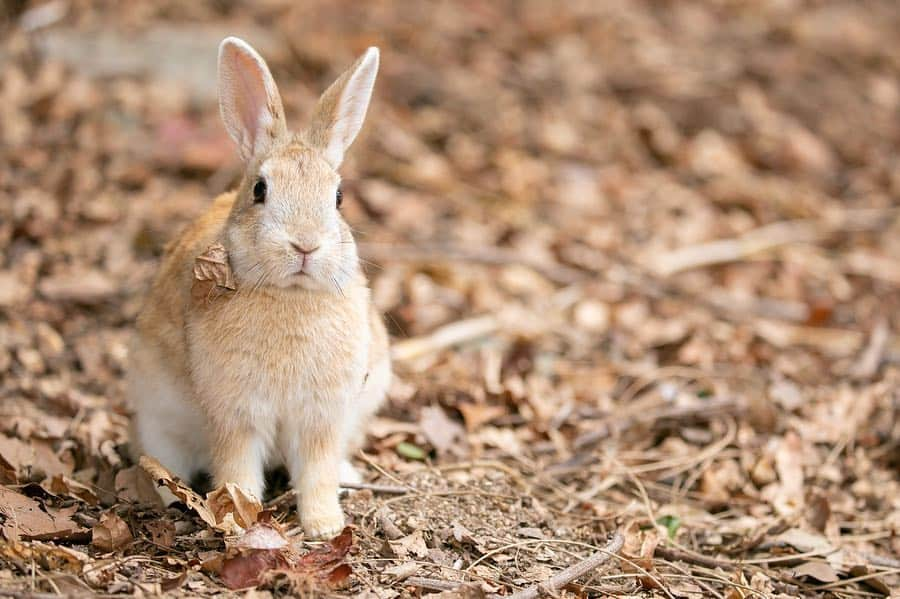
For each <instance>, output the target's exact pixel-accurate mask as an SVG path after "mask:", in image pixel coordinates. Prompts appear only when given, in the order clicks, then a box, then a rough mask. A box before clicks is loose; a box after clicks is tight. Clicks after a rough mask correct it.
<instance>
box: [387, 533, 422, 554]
mask: <svg viewBox="0 0 900 599" xmlns="http://www.w3.org/2000/svg"><path fill="white" fill-rule="evenodd" d="M388 545H390V547H391V551H393V552H394V555H396V556H397V557H399V558H400V559H409V558H410V556H414V557H417V558H423V557H427V556H428V545H426V544H425V538H424V537H423V536H422V531H421V530H417V531H415V532H413V533H412V534H408V535H406V536H405V537H401V538H399V539H396V540H393V541H388Z"/></svg>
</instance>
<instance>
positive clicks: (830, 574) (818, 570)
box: [794, 562, 840, 582]
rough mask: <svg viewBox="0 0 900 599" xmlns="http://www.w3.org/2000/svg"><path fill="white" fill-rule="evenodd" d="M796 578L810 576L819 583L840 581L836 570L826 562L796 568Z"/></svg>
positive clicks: (808, 563)
mask: <svg viewBox="0 0 900 599" xmlns="http://www.w3.org/2000/svg"><path fill="white" fill-rule="evenodd" d="M794 576H796V577H798V578H799V577H801V576H808V577H810V578H813V579H815V580H818V581H819V582H835V581H837V580H840V577H839V576H838V575H837V572H835V571H834V568H832V567H831V566H829V565H828V564H826V563H825V562H806V563H805V564H801V565H800V566H797V567H796V568H794Z"/></svg>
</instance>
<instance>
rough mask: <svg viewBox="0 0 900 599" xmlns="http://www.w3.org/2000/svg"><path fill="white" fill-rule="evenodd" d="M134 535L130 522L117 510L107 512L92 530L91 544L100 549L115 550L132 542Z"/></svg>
mask: <svg viewBox="0 0 900 599" xmlns="http://www.w3.org/2000/svg"><path fill="white" fill-rule="evenodd" d="M133 538H134V537H133V536H132V535H131V529H129V528H128V524H127V523H126V522H125V521H124V520H122V518H120V517H119V516H118V515H116V513H115V512H106V513H105V514H103V515H102V516H101V517H100V522H99V523H97V524H96V525H95V526H94V528H93V530H92V531H91V544H92V545H93V546H94V547H96V548H97V549H99V550H100V551H115V550H116V549H119V548H120V547H123V546H125V545H127V544H128V543H130V542H131V541H132V539H133Z"/></svg>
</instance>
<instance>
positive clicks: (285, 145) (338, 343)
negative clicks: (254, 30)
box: [126, 37, 391, 539]
mask: <svg viewBox="0 0 900 599" xmlns="http://www.w3.org/2000/svg"><path fill="white" fill-rule="evenodd" d="M378 62H379V52H378V49H377V48H374V47H373V48H369V49H368V50H366V52H365V53H364V54H363V55H362V56H361V57H360V58H359V59H358V60H357V61H356V62H355V63H354V64H353V66H351V67H350V69H349V70H348V71H346V72H345V73H344V74H343V75H342V76H341V77H340V78H338V79H337V80H336V81H335V82H334V83H333V84H332V85H331V86H330V87H329V88H328V89H327V90H326V91H325V92H324V93H323V94H322V96H321V98H320V99H319V101H318V104H317V105H316V107H315V109H314V111H313V114H312V117H311V123H310V125H309V127H308V128H307V129H306V130H305V131H303V132H301V133H292V132H290V131H289V130H288V128H287V124H286V122H285V116H284V109H283V107H282V103H281V98H280V96H279V92H278V88H277V87H276V86H275V82H274V80H273V78H272V75H271V73H270V72H269V69H268V66H267V65H266V63H265V61H264V60H263V59H262V58H261V57H260V56H259V54H258V53H257V52H256V51H255V50H254V49H253V48H252V47H251V46H250V45H249V44H247V43H246V42H244V41H243V40H241V39H238V38H235V37H228V38H226V39H225V40H223V41H222V43H221V45H220V46H219V55H218V93H219V108H220V113H221V117H222V120H223V122H224V124H225V128H226V130H227V131H228V133H229V135H230V136H231V138H232V139H233V140H234V142H235V143H236V144H237V147H238V152H239V154H240V158H241V159H242V161H243V164H244V168H245V172H244V176H243V179H242V181H241V183H240V184H239V186H238V188H237V189H236V190H234V191H232V192H229V193H225V194H223V195H221V196H219V197H218V198H216V199H215V200H214V201H213V203H212V206H211V207H210V208H209V210H208V211H207V212H206V213H205V214H203V215H202V216H200V217H199V218H197V220H195V221H194V222H193V223H192V224H190V225H189V226H188V228H187V229H186V230H185V231H184V232H183V233H182V234H181V236H180V237H179V238H177V240H176V241H175V242H174V243H172V244H171V245H170V246H169V247H168V248H167V251H166V254H165V256H164V258H163V260H162V264H161V266H160V269H159V272H158V273H157V276H156V278H155V280H154V282H153V284H152V287H151V289H150V291H149V295H148V297H147V299H146V302H145V304H144V306H143V308H142V310H141V312H140V313H139V315H138V318H137V326H136V334H135V336H134V339H133V341H132V345H131V349H130V364H129V367H128V371H127V391H126V393H127V395H128V400H129V402H130V405H131V408H132V410H133V412H134V419H133V425H132V431H133V447H134V449H133V453H134V454H136V455H138V456H139V455H141V454H147V455H151V456H153V457H155V458H156V459H158V460H159V461H160V462H161V463H162V464H163V465H165V466H166V467H167V468H169V469H170V470H171V471H172V473H174V474H175V475H177V476H179V477H181V478H183V479H184V480H190V478H191V477H192V476H195V475H196V474H197V473H198V472H200V471H204V470H205V471H208V472H209V473H210V474H211V475H212V479H213V483H214V484H215V485H216V486H219V485H222V484H224V483H226V482H232V483H237V484H238V485H240V486H241V487H243V488H244V489H246V490H248V491H249V492H251V493H253V494H254V495H255V496H256V497H257V498H260V499H261V498H262V497H263V491H264V475H263V472H264V468H265V467H269V466H273V465H278V464H284V465H285V466H286V467H287V470H288V473H289V474H290V477H291V484H292V486H293V487H294V489H295V490H296V492H297V498H298V499H297V502H298V505H297V507H298V512H299V516H300V521H301V524H302V526H303V529H304V532H305V533H306V535H307V536H308V537H309V538H316V539H323V538H330V537H333V536H334V535H336V534H338V533H339V532H340V531H341V530H342V528H343V526H344V515H343V512H342V510H341V506H340V503H339V501H338V485H339V482H359V480H360V479H359V477H358V475H357V474H356V473H355V471H354V470H353V468H352V466H351V465H350V464H349V462H348V461H347V456H348V455H349V452H350V451H353V450H355V449H356V448H358V446H359V445H360V443H361V440H362V437H363V436H364V425H365V423H366V421H367V419H369V418H370V417H371V416H372V415H373V414H374V412H375V411H376V410H377V409H378V407H379V405H380V404H381V403H382V402H383V400H384V397H385V395H386V392H387V388H388V385H389V383H390V379H391V364H390V356H389V348H388V335H387V331H386V329H385V326H384V323H383V321H382V318H381V316H380V314H379V313H378V312H377V310H376V309H375V307H374V305H373V303H372V299H371V295H370V291H369V287H368V283H367V281H366V278H365V275H364V274H363V272H362V271H361V268H360V266H359V259H358V257H357V249H356V245H355V242H354V240H353V236H352V234H351V230H350V227H349V226H348V225H347V223H346V222H345V221H344V219H343V218H342V217H341V213H340V210H339V208H340V203H341V192H340V177H339V176H338V173H337V169H338V167H339V166H340V165H341V162H342V160H343V158H344V153H345V152H346V151H347V149H348V147H349V146H350V145H351V143H352V142H353V140H354V138H355V137H356V135H357V133H358V132H359V130H360V127H361V126H362V123H363V119H364V118H365V115H366V111H367V109H368V105H369V101H370V99H371V95H372V88H373V86H374V82H375V76H376V73H377V71H378ZM214 243H221V244H222V245H223V246H224V247H225V249H226V250H227V254H228V257H229V262H230V266H231V269H232V271H233V276H234V280H235V282H236V290H235V291H234V292H233V293H231V294H228V296H227V297H223V298H220V299H217V300H215V301H207V302H204V301H196V299H192V297H191V285H192V268H193V263H194V260H195V258H196V257H197V256H198V255H200V254H202V253H203V252H204V250H206V249H207V248H208V247H209V246H210V245H211V244H214ZM164 499H169V500H171V499H172V497H171V496H166V497H164Z"/></svg>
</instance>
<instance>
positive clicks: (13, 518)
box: [0, 487, 87, 541]
mask: <svg viewBox="0 0 900 599" xmlns="http://www.w3.org/2000/svg"><path fill="white" fill-rule="evenodd" d="M74 511H75V508H74V507H73V508H72V509H69V510H56V509H52V508H50V507H48V506H42V505H41V504H40V503H39V502H37V501H36V500H34V499H32V498H30V497H26V496H25V495H22V494H21V493H16V492H15V491H12V490H10V489H7V488H6V487H0V516H2V523H0V532H2V534H3V537H4V538H5V539H6V540H7V541H18V540H20V539H21V540H25V541H28V540H41V541H49V540H54V539H76V538H83V537H86V536H87V531H86V530H85V529H84V528H82V527H81V526H79V525H78V524H77V523H75V522H74V521H73V520H72V518H71V514H72V513H73V512H74Z"/></svg>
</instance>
